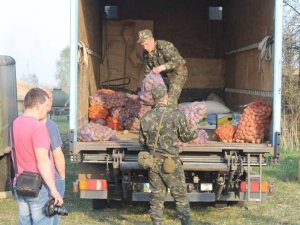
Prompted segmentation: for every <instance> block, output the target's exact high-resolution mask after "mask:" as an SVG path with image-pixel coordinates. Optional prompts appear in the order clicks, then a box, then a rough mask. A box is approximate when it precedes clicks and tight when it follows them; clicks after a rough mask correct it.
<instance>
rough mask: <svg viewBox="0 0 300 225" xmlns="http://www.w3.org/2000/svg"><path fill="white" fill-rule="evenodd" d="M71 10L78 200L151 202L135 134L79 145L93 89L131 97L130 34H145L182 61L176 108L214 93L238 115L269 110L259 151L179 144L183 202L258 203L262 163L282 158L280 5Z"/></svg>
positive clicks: (235, 1) (134, 87) (123, 4)
mask: <svg viewBox="0 0 300 225" xmlns="http://www.w3.org/2000/svg"><path fill="white" fill-rule="evenodd" d="M71 3H72V4H71V5H72V10H71V16H72V25H71V68H70V73H71V76H70V86H71V93H70V134H71V148H70V151H71V157H72V159H73V161H76V162H78V164H79V172H78V173H79V174H78V185H79V186H78V187H79V192H80V197H81V198H88V199H93V204H94V207H95V208H97V207H99V205H97V204H99V203H100V204H103V203H106V202H110V201H112V200H118V201H148V200H149V196H150V191H151V190H150V189H149V181H148V175H147V171H145V170H143V169H142V168H141V167H139V165H138V163H137V155H138V152H139V151H140V150H141V147H140V146H139V143H138V133H137V132H129V133H128V132H122V131H118V132H117V131H116V132H115V135H116V136H117V140H112V141H98V142H81V141H79V140H78V133H79V130H80V128H81V127H83V126H84V125H85V124H87V123H88V122H89V118H88V108H89V96H91V95H92V94H93V93H94V92H95V91H96V90H97V89H100V88H110V89H114V90H116V91H124V92H130V93H135V94H136V93H137V92H138V90H139V88H140V84H141V81H142V80H143V78H144V75H145V74H144V73H143V68H144V67H143V62H142V58H141V53H142V50H141V48H140V47H139V46H138V45H137V44H136V41H137V34H138V31H139V30H142V29H151V30H152V31H153V34H154V37H155V38H156V39H158V40H168V41H170V42H172V43H173V44H174V45H175V46H176V48H177V49H178V50H179V52H180V53H181V55H182V56H183V57H184V59H185V60H186V61H187V67H188V71H189V75H188V79H187V82H186V84H185V86H184V89H183V91H182V94H181V96H180V99H179V101H180V102H192V101H201V100H205V99H206V97H207V96H208V94H209V93H216V94H218V95H219V96H221V97H222V98H223V99H224V100H225V102H226V105H227V106H228V107H229V108H230V109H231V111H232V112H239V113H242V108H241V107H240V106H241V105H245V104H249V103H250V102H253V101H255V100H261V101H262V102H265V103H268V104H270V105H272V119H271V122H270V125H269V128H268V129H267V133H266V135H265V140H264V141H263V142H262V143H260V144H253V143H223V142H218V141H216V140H210V141H208V142H206V143H204V144H199V145H192V144H188V145H186V146H185V147H183V151H182V153H181V160H182V161H183V167H184V170H185V175H186V183H187V191H188V196H189V199H190V201H192V202H220V201H221V202H224V201H225V202H230V201H234V202H238V201H261V200H262V199H265V198H266V197H267V194H268V191H269V187H268V183H267V182H265V181H264V180H263V178H262V168H263V166H264V165H265V164H266V157H265V156H266V155H268V156H272V157H273V159H275V160H276V159H278V158H279V156H280V116H281V114H280V108H281V64H280V59H281V38H282V27H281V26H282V25H281V16H282V15H281V14H282V13H281V10H282V1H273V0H263V1H262V0H244V1H239V0H228V1H211V0H204V1H197V0H190V1H184V0H174V1H167V0H154V1H146V0H123V1H109V0H106V1H104V0H103V1H102V0H90V1H84V0H73V1H71ZM78 55H79V60H78ZM252 167H258V170H257V171H258V172H257V173H255V174H254V173H253V171H252ZM166 200H167V201H172V197H171V196H170V195H167V197H166Z"/></svg>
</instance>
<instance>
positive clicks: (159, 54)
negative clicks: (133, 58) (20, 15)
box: [143, 40, 186, 74]
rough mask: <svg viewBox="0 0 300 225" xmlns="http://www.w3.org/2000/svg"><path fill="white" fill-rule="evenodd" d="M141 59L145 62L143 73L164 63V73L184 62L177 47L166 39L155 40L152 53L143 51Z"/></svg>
mask: <svg viewBox="0 0 300 225" xmlns="http://www.w3.org/2000/svg"><path fill="white" fill-rule="evenodd" d="M143 59H144V62H145V71H144V72H145V73H146V74H148V73H150V71H151V70H152V69H153V67H156V66H160V65H165V67H166V73H167V72H170V71H172V70H173V69H175V68H176V66H178V65H183V64H185V63H186V62H185V60H184V59H183V58H182V57H181V55H180V54H179V52H178V50H177V48H175V46H174V45H173V44H172V43H171V42H168V41H163V40H157V41H155V48H154V50H153V54H151V55H150V54H149V53H148V52H147V51H144V52H143Z"/></svg>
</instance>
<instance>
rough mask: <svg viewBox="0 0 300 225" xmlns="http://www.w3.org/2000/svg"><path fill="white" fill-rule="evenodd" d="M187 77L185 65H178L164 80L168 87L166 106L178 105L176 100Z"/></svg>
mask: <svg viewBox="0 0 300 225" xmlns="http://www.w3.org/2000/svg"><path fill="white" fill-rule="evenodd" d="M187 76H188V71H187V67H186V66H185V65H179V66H177V67H176V68H175V69H174V70H173V71H172V72H171V73H169V74H168V75H167V77H166V78H164V82H165V83H166V85H167V87H168V96H169V100H168V105H173V106H177V105H178V99H179V96H180V94H181V91H182V88H183V86H184V84H185V82H186V80H187Z"/></svg>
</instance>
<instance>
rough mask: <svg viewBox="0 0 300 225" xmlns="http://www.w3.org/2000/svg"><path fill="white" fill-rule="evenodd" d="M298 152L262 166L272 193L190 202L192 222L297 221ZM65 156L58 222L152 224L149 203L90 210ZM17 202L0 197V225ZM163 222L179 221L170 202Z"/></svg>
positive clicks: (62, 121)
mask: <svg viewBox="0 0 300 225" xmlns="http://www.w3.org/2000/svg"><path fill="white" fill-rule="evenodd" d="M52 119H54V120H55V121H56V122H57V123H58V125H59V128H60V131H61V133H62V137H63V138H66V137H68V122H67V120H66V118H65V117H64V118H63V117H54V118H52ZM299 157H300V152H297V151H284V152H282V154H281V158H280V163H279V164H276V165H269V166H266V167H264V169H263V174H264V180H268V181H269V182H271V183H272V184H273V194H272V195H270V196H269V197H268V199H267V200H266V201H263V202H261V203H251V204H246V206H244V207H240V206H237V205H236V206H228V207H223V208H216V207H214V206H209V205H200V204H193V205H192V214H191V224H194V225H198V224H205V225H248V224H253V225H257V224H281V225H296V224H299V225H300V213H299V211H300V183H299V182H298V180H297V179H298V176H297V170H298V165H297V163H298V158H299ZM66 158H67V179H66V195H65V198H64V201H65V205H66V206H67V208H68V209H69V211H70V213H69V215H68V216H66V217H63V218H62V220H61V223H60V224H61V225H75V224H76V225H94V224H111V225H130V224H132V225H133V224H149V225H150V224H152V223H151V220H150V218H149V215H148V210H149V204H148V203H143V204H142V203H130V204H126V205H125V206H123V207H122V208H121V209H113V208H105V209H102V210H93V209H92V204H91V201H90V200H82V199H80V198H79V196H78V193H73V192H72V183H73V181H75V180H76V179H77V176H76V174H77V165H76V164H75V163H71V162H70V161H69V159H68V156H66ZM17 215H18V209H17V202H16V200H15V199H14V198H10V199H0V218H1V220H0V225H15V224H17V218H18V217H17ZM164 218H165V221H164V223H163V224H164V225H174V224H180V222H179V220H178V219H177V218H176V212H175V207H174V204H173V203H169V204H166V208H165V211H164Z"/></svg>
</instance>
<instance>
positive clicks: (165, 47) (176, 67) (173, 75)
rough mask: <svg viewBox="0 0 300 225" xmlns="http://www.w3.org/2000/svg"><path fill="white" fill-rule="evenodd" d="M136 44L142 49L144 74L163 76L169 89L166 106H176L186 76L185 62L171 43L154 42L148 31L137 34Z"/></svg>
mask: <svg viewBox="0 0 300 225" xmlns="http://www.w3.org/2000/svg"><path fill="white" fill-rule="evenodd" d="M137 43H138V44H140V45H141V46H142V47H143V49H144V52H143V60H144V63H145V71H144V72H145V73H147V74H148V73H150V71H153V72H154V73H156V74H161V75H162V76H163V78H164V81H165V83H166V85H167V86H168V89H169V90H168V96H169V100H168V104H169V105H174V106H176V105H177V104H178V99H179V96H180V93H181V91H182V88H183V85H184V83H185V82H186V79H187V76H188V71H187V67H186V65H185V64H186V61H185V60H184V59H183V58H182V57H181V55H180V54H179V52H178V50H177V49H176V48H175V46H174V45H173V44H172V43H171V42H168V41H164V40H155V39H154V38H153V35H152V32H151V31H150V30H148V29H146V30H141V31H140V32H139V37H138V41H137Z"/></svg>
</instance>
